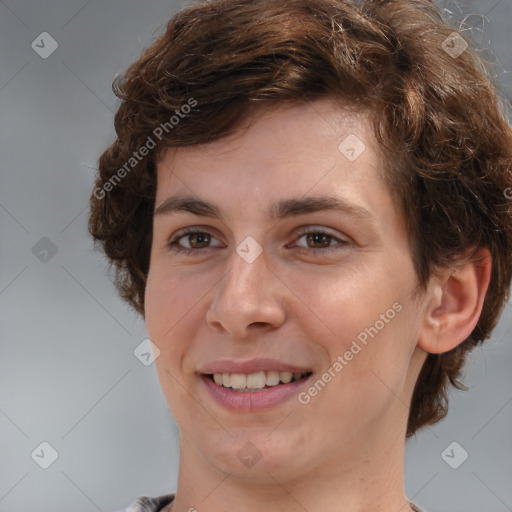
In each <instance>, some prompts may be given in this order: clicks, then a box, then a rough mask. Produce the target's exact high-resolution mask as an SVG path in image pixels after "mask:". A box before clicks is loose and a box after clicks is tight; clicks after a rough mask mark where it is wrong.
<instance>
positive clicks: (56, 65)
mask: <svg viewBox="0 0 512 512" xmlns="http://www.w3.org/2000/svg"><path fill="white" fill-rule="evenodd" d="M185 3H186V2H183V4H180V3H179V2H176V1H170V0H146V1H144V2H142V1H138V2H137V1H136V0H106V1H99V0H89V1H87V0H68V1H63V0H37V1H36V0H4V1H0V48H1V51H0V165H1V182H0V230H1V236H2V238H1V239H2V243H1V246H0V251H1V252H0V311H1V317H0V321H1V325H0V329H1V353H2V356H1V358H0V376H1V387H0V389H1V394H0V429H1V432H2V435H1V439H0V447H1V452H0V511H1V512H7V511H9V512H28V511H29V510H38V511H41V512H44V511H53V512H59V511H77V512H89V511H90V512H94V511H96V510H102V511H105V512H106V511H113V510H119V509H123V508H124V507H126V506H127V505H128V504H129V503H131V502H132V501H133V500H135V498H137V497H138V496H140V495H149V496H157V495H160V494H165V493H168V492H172V491H174V490H175V485H176V476H177V465H178V450H177V439H178V432H177V429H176V427H175V425H174V423H173V420H172V418H171V416H170V414H169V413H168V411H167V407H166V404H165V401H164V399H163V396H162V394H161V391H160V388H159V385H158V381H157V378H156V375H155V371H154V367H153V366H152V365H151V366H145V365H143V364H142V363H141V362H140V361H139V360H138V359H137V358H136V357H135V356H134V353H133V351H134V349H135V348H136V347H137V346H138V345H139V344H140V343H141V342H142V340H144V339H145V338H146V333H145V329H144V324H143V323H142V321H141V320H140V319H139V318H137V316H136V315H135V313H133V312H132V311H131V310H130V309H129V308H128V307H127V306H126V305H125V304H123V303H122V302H121V301H120V299H119V298H118V297H117V295H116V292H115V290H114V287H113V285H112V284H111V282H110V280H109V278H108V275H107V273H106V263H105V260H104V259H103V258H102V256H101V255H100V253H98V252H95V251H93V247H92V243H91V240H90V239H89V237H88V234H87V217H88V198H89V195H90V191H91V189H92V185H93V179H94V174H95V171H94V168H95V166H96V164H97V158H98V156H99V154H100V153H101V152H102V150H103V149H104V148H105V147H106V146H107V145H108V144H109V143H110V142H111V141H112V140H113V137H114V130H113V113H114V112H115V110H116V108H117V100H116V98H115V97H114V95H113V94H112V91H111V81H112V78H113V76H114V75H115V74H116V73H117V72H122V71H123V70H124V69H125V68H126V66H127V65H128V64H129V63H131V62H132V61H133V60H135V59H136V58H137V57H138V56H139V54H140V51H141V50H142V48H144V47H145V46H147V45H148V44H149V43H150V42H151V41H152V39H153V38H154V37H156V36H157V35H159V34H160V33H161V32H162V31H163V29H164V25H165V23H166V21H167V20H168V19H169V18H170V17H171V15H172V14H173V13H174V12H175V11H176V10H178V9H179V8H181V7H182V6H184V5H185ZM445 5H446V6H447V7H448V8H449V9H450V10H451V11H452V12H453V13H454V15H456V16H457V17H460V16H461V12H462V11H464V12H467V13H470V12H471V13H482V14H486V15H487V18H485V19H483V18H479V17H475V16H473V17H471V18H469V19H468V22H469V23H470V24H472V25H474V26H476V27H477V29H478V31H477V32H476V34H477V35H478V36H479V38H480V39H481V44H482V46H483V47H484V48H487V47H490V48H492V50H493V52H494V54H493V55H494V57H493V58H495V59H497V67H496V70H497V72H498V74H499V75H500V80H501V81H502V84H503V91H504V92H505V93H507V94H508V95H509V97H512V80H511V77H510V74H509V72H510V70H511V69H512V51H511V50H512V35H511V34H512V31H511V30H510V24H511V21H512V2H511V0H501V1H497V0H487V1H479V2H478V3H476V2H464V3H463V2H457V3H455V2H451V1H450V2H445ZM461 9H462V10H461ZM482 29H483V30H482ZM45 31H46V32H49V33H50V34H51V36H52V37H53V38H54V39H55V40H56V41H57V42H58V48H57V50H56V51H55V52H54V53H53V54H52V55H51V56H49V57H48V58H46V59H43V58H41V57H40V56H39V55H38V54H37V53H36V52H35V51H34V50H33V49H32V47H31V43H32V41H34V40H36V38H38V36H39V34H41V33H42V32H45ZM37 40H40V39H37ZM47 43H48V41H47ZM45 47H46V49H48V48H49V46H48V44H45ZM491 57H492V56H491ZM41 239H43V240H41ZM55 250H56V252H55ZM44 251H47V252H46V253H45V252H44ZM54 252H55V254H53V253H54ZM45 260H46V261H45ZM511 309H512V306H511V305H510V304H508V305H507V306H506V310H505V314H504V316H503V317H502V319H501V322H500V324H499V325H498V327H497V328H496V330H495V331H494V333H493V337H492V340H491V341H490V342H488V343H486V344H485V348H483V349H479V350H478V351H476V352H474V354H473V355H472V357H471V360H470V362H469V364H468V367H467V375H466V379H465V383H466V384H467V385H469V386H470V388H471V391H470V392H468V393H463V392H458V391H457V392H455V393H453V394H452V400H451V409H450V413H449V416H448V418H447V419H446V420H445V421H444V422H442V423H440V424H438V425H436V426H435V427H433V428H430V429H425V430H424V431H423V432H421V433H420V434H418V435H417V436H416V437H415V438H413V439H412V440H410V441H409V442H408V444H407V454H406V490H407V494H408V497H409V498H410V499H413V500H414V501H416V502H417V503H418V504H420V505H422V506H423V507H425V508H426V510H427V511H428V512H448V511H450V512H463V511H464V512H481V511H485V512H505V511H511V510H512V486H511V483H512V435H511V432H512V429H511V426H512V379H511V378H510V368H511V363H512V344H511V343H510V339H511V337H512V310H511ZM43 441H46V442H47V443H49V444H50V445H51V446H52V447H53V448H54V449H55V450H56V451H57V452H58V458H57V459H56V460H55V462H54V463H53V464H52V465H51V466H50V467H48V469H42V468H41V467H40V466H39V465H38V463H39V464H40V463H44V460H46V461H47V462H48V461H49V460H50V459H49V458H48V457H49V456H50V452H49V451H48V449H46V450H45V449H44V448H43V452H41V448H38V447H39V446H40V443H41V442H43ZM453 441H456V442H457V443H459V445H460V446H461V447H463V449H464V450H466V451H467V452H468V453H469V457H468V459H467V460H466V461H465V462H464V463H463V464H462V465H460V467H459V468H458V469H452V468H451V467H450V466H449V465H448V464H447V463H446V462H445V460H444V459H443V456H442V453H443V451H444V450H445V448H447V447H448V446H449V445H450V443H452V442H453ZM34 450H36V451H35V452H34ZM33 453H35V454H34V455H33V457H31V454H33ZM38 453H39V457H37V454H38ZM42 453H43V454H44V455H41V454H42ZM445 453H446V452H445ZM448 453H449V454H450V455H451V459H452V460H454V459H455V460H456V459H458V458H459V457H460V456H461V453H463V452H462V448H459V447H457V446H456V447H455V449H454V451H453V452H451V451H450V449H449V450H448ZM452 454H453V455H452ZM45 458H46V459H45ZM445 459H446V456H445ZM36 461H37V462H38V463H36ZM452 464H453V463H452Z"/></svg>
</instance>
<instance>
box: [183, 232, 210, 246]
mask: <svg viewBox="0 0 512 512" xmlns="http://www.w3.org/2000/svg"><path fill="white" fill-rule="evenodd" d="M183 238H188V241H189V244H190V247H191V248H192V249H202V248H204V247H207V246H208V244H209V243H210V235H209V234H208V233H190V234H188V235H186V237H183Z"/></svg>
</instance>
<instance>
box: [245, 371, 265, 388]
mask: <svg viewBox="0 0 512 512" xmlns="http://www.w3.org/2000/svg"><path fill="white" fill-rule="evenodd" d="M247 387H248V388H249V389H261V388H264V387H265V372H258V373H251V374H250V375H247Z"/></svg>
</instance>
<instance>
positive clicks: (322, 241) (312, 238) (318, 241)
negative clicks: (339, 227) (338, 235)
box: [305, 233, 333, 249]
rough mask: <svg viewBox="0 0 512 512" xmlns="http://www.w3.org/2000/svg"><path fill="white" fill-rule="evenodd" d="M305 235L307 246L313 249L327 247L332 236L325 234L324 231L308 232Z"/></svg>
mask: <svg viewBox="0 0 512 512" xmlns="http://www.w3.org/2000/svg"><path fill="white" fill-rule="evenodd" d="M305 236H306V240H307V242H308V246H309V247H312V248H314V249H321V248H323V247H329V245H330V242H331V240H332V238H333V237H332V236H331V235H326V234H325V233H308V234H306V235H305ZM312 244H313V245H312Z"/></svg>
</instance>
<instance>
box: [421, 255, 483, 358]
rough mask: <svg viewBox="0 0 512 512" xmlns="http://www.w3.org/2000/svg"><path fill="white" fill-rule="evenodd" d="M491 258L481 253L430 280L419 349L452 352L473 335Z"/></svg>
mask: <svg viewBox="0 0 512 512" xmlns="http://www.w3.org/2000/svg"><path fill="white" fill-rule="evenodd" d="M491 267H492V264H491V255H490V253H489V251H488V250H487V249H483V248H482V249H480V250H479V251H478V252H477V253H476V254H475V256H474V257H473V258H472V259H471V260H469V261H467V262H465V263H463V264H462V265H460V266H459V267H457V269H456V270H453V269H446V270H445V271H443V272H441V273H440V274H439V275H438V276H437V277H434V278H432V282H431V283H430V284H429V288H428V290H427V300H426V301H425V305H426V307H425V311H424V319H423V325H422V328H421V331H420V335H419V337H418V347H419V348H421V349H423V350H424V351H425V352H429V353H431V354H441V353H444V352H448V351H450V350H452V349H454V348H455V347H456V346H457V345H459V344H460V343H462V342H463V341H464V340H465V339H466V338H467V337H468V336H469V335H470V334H471V332H472V331H473V329H474V328H475V326H476V324H477V323H478V319H479V318H480V314H481V312H482V308H483V304H484V299H485V295H486V293H487V289H488V287H489V282H490V278H491Z"/></svg>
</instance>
